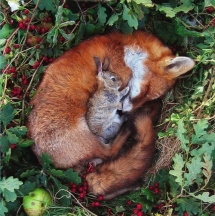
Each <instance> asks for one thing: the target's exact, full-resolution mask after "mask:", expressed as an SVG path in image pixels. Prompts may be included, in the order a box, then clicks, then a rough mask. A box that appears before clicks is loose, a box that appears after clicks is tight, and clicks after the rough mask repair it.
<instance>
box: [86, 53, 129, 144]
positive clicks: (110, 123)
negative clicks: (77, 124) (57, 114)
mask: <svg viewBox="0 0 215 216" xmlns="http://www.w3.org/2000/svg"><path fill="white" fill-rule="evenodd" d="M94 59H95V63H96V67H97V71H98V75H97V79H98V88H97V90H96V92H95V93H94V94H93V96H92V97H91V98H90V99H89V102H88V111H87V114H86V118H87V123H88V126H89V128H90V130H91V131H92V132H93V133H94V134H96V135H97V136H98V137H99V138H100V140H101V141H102V142H104V143H109V142H111V140H113V138H114V137H115V136H116V134H117V133H118V132H119V129H120V127H121V125H122V124H123V122H124V121H125V116H124V115H120V114H119V113H118V110H122V98H123V97H125V96H126V95H127V94H128V91H129V87H126V88H124V89H123V90H121V91H119V88H120V87H121V85H122V80H121V78H120V76H119V75H117V74H116V73H113V72H111V71H107V70H105V69H106V68H105V69H103V70H102V62H101V60H100V59H99V58H98V57H95V58H94ZM108 62H109V60H108V59H107V58H106V59H105V64H104V65H106V66H108V65H109V63H108Z"/></svg>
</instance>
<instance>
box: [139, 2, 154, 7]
mask: <svg viewBox="0 0 215 216" xmlns="http://www.w3.org/2000/svg"><path fill="white" fill-rule="evenodd" d="M135 2H136V3H137V4H142V5H144V6H146V7H153V6H154V4H153V2H152V1H151V0H135Z"/></svg>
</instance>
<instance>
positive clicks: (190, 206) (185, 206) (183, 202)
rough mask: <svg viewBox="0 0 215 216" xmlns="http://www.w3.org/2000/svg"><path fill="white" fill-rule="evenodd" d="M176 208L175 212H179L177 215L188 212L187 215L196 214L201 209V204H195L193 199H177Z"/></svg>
mask: <svg viewBox="0 0 215 216" xmlns="http://www.w3.org/2000/svg"><path fill="white" fill-rule="evenodd" d="M176 203H177V207H176V209H175V210H176V211H178V212H179V215H183V213H184V212H185V211H187V212H188V214H189V215H190V214H192V213H193V214H194V215H196V214H198V213H199V209H200V208H201V203H199V202H196V200H195V199H194V198H178V199H177V200H176Z"/></svg>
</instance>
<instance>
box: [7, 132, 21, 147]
mask: <svg viewBox="0 0 215 216" xmlns="http://www.w3.org/2000/svg"><path fill="white" fill-rule="evenodd" d="M6 134H7V137H8V140H9V142H10V143H13V144H16V143H18V142H19V137H18V136H17V135H16V134H14V133H11V132H10V131H9V130H7V131H6Z"/></svg>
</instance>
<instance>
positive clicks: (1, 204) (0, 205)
mask: <svg viewBox="0 0 215 216" xmlns="http://www.w3.org/2000/svg"><path fill="white" fill-rule="evenodd" d="M0 209H1V212H0V215H1V216H5V213H7V212H8V209H7V208H6V207H5V202H4V200H3V199H1V200H0Z"/></svg>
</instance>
